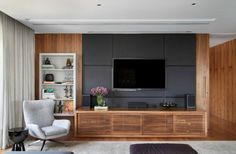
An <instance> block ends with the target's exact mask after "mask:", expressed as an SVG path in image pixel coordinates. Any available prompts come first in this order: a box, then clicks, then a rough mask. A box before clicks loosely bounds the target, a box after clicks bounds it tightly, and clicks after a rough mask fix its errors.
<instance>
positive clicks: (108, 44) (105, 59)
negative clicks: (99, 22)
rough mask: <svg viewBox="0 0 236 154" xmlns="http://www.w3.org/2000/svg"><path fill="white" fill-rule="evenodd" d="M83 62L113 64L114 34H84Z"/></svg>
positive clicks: (86, 63)
mask: <svg viewBox="0 0 236 154" xmlns="http://www.w3.org/2000/svg"><path fill="white" fill-rule="evenodd" d="M83 64H84V65H111V64H112V35H106V34H102V35H100V34H85V35H83Z"/></svg>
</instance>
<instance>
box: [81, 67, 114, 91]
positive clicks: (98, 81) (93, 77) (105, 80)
mask: <svg viewBox="0 0 236 154" xmlns="http://www.w3.org/2000/svg"><path fill="white" fill-rule="evenodd" d="M97 86H104V87H107V88H109V89H111V66H84V67H83V94H89V93H90V89H91V88H93V87H97Z"/></svg>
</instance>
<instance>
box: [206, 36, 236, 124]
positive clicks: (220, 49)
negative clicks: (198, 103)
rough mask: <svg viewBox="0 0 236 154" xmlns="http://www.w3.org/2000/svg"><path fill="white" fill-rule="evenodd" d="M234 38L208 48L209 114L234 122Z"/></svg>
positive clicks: (235, 92)
mask: <svg viewBox="0 0 236 154" xmlns="http://www.w3.org/2000/svg"><path fill="white" fill-rule="evenodd" d="M235 111H236V40H232V41H229V42H226V43H223V44H220V45H218V46H215V47H212V48H210V114H211V115H213V116H216V117H218V118H221V119H224V120H227V121H230V122H236V113H235Z"/></svg>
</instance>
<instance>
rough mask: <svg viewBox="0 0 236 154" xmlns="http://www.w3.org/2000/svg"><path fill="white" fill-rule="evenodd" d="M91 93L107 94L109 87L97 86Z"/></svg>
mask: <svg viewBox="0 0 236 154" xmlns="http://www.w3.org/2000/svg"><path fill="white" fill-rule="evenodd" d="M90 94H91V95H93V96H98V95H100V96H106V95H107V94H108V89H107V88H105V87H95V88H92V89H91V90H90Z"/></svg>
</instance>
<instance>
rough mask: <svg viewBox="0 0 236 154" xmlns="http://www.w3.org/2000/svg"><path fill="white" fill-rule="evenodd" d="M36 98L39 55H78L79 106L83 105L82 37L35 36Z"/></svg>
mask: <svg viewBox="0 0 236 154" xmlns="http://www.w3.org/2000/svg"><path fill="white" fill-rule="evenodd" d="M35 52H36V53H35V97H36V99H39V54H40V53H76V58H77V68H78V69H77V86H76V87H77V88H76V91H77V106H81V104H82V35H81V34H36V35H35Z"/></svg>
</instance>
